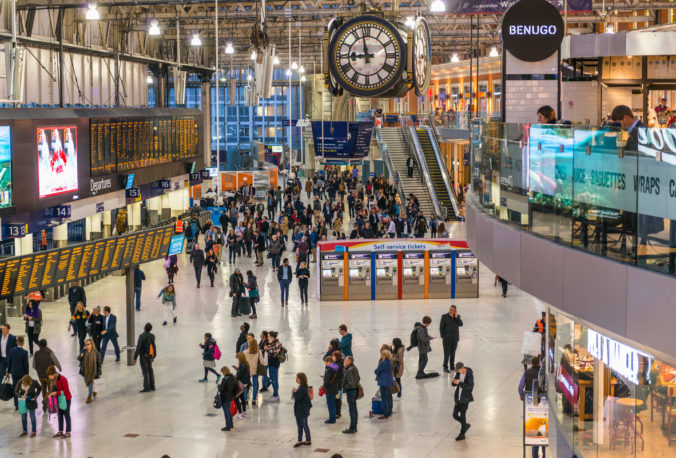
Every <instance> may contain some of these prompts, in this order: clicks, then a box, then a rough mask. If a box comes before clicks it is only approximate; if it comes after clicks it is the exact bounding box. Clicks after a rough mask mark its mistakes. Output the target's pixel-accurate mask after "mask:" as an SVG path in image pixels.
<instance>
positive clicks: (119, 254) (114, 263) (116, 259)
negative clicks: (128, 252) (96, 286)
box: [106, 237, 127, 270]
mask: <svg viewBox="0 0 676 458" xmlns="http://www.w3.org/2000/svg"><path fill="white" fill-rule="evenodd" d="M126 246H127V238H126V237H118V238H117V243H116V245H115V251H114V252H113V257H112V259H111V261H110V270H118V269H119V268H120V265H122V258H123V257H124V249H125V247H126ZM107 248H108V247H106V249H107Z"/></svg>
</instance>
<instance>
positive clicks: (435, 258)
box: [427, 251, 453, 299]
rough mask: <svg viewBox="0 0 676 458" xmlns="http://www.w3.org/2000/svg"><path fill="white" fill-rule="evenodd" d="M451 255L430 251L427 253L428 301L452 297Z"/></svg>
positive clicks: (449, 253)
mask: <svg viewBox="0 0 676 458" xmlns="http://www.w3.org/2000/svg"><path fill="white" fill-rule="evenodd" d="M452 264H453V259H452V254H451V252H450V251H448V252H436V251H431V252H430V253H429V280H428V291H429V292H428V296H427V297H429V298H430V299H446V298H449V299H450V298H451V296H452V293H453V292H452V282H453V270H452Z"/></svg>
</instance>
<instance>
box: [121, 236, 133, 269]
mask: <svg viewBox="0 0 676 458" xmlns="http://www.w3.org/2000/svg"><path fill="white" fill-rule="evenodd" d="M136 237H137V234H132V235H128V236H127V237H125V240H124V255H122V262H121V263H120V267H119V268H120V269H126V268H127V267H129V264H131V260H132V256H133V254H134V248H135V247H136ZM118 243H119V242H118Z"/></svg>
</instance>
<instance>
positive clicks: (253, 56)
mask: <svg viewBox="0 0 676 458" xmlns="http://www.w3.org/2000/svg"><path fill="white" fill-rule="evenodd" d="M257 56H258V54H256V51H252V52H251V60H256V57H257Z"/></svg>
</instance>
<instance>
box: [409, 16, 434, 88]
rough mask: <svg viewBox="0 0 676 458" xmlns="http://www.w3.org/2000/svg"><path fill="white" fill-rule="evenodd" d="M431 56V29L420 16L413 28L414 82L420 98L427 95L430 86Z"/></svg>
mask: <svg viewBox="0 0 676 458" xmlns="http://www.w3.org/2000/svg"><path fill="white" fill-rule="evenodd" d="M431 56H432V44H431V42H430V29H429V26H428V25H427V21H426V20H425V18H424V17H422V16H420V17H418V18H417V19H416V21H415V25H414V26H413V80H414V86H415V93H416V95H418V96H419V97H421V96H424V95H425V91H426V90H427V86H429V84H430V76H431V72H432V60H431V59H432V58H431Z"/></svg>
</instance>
